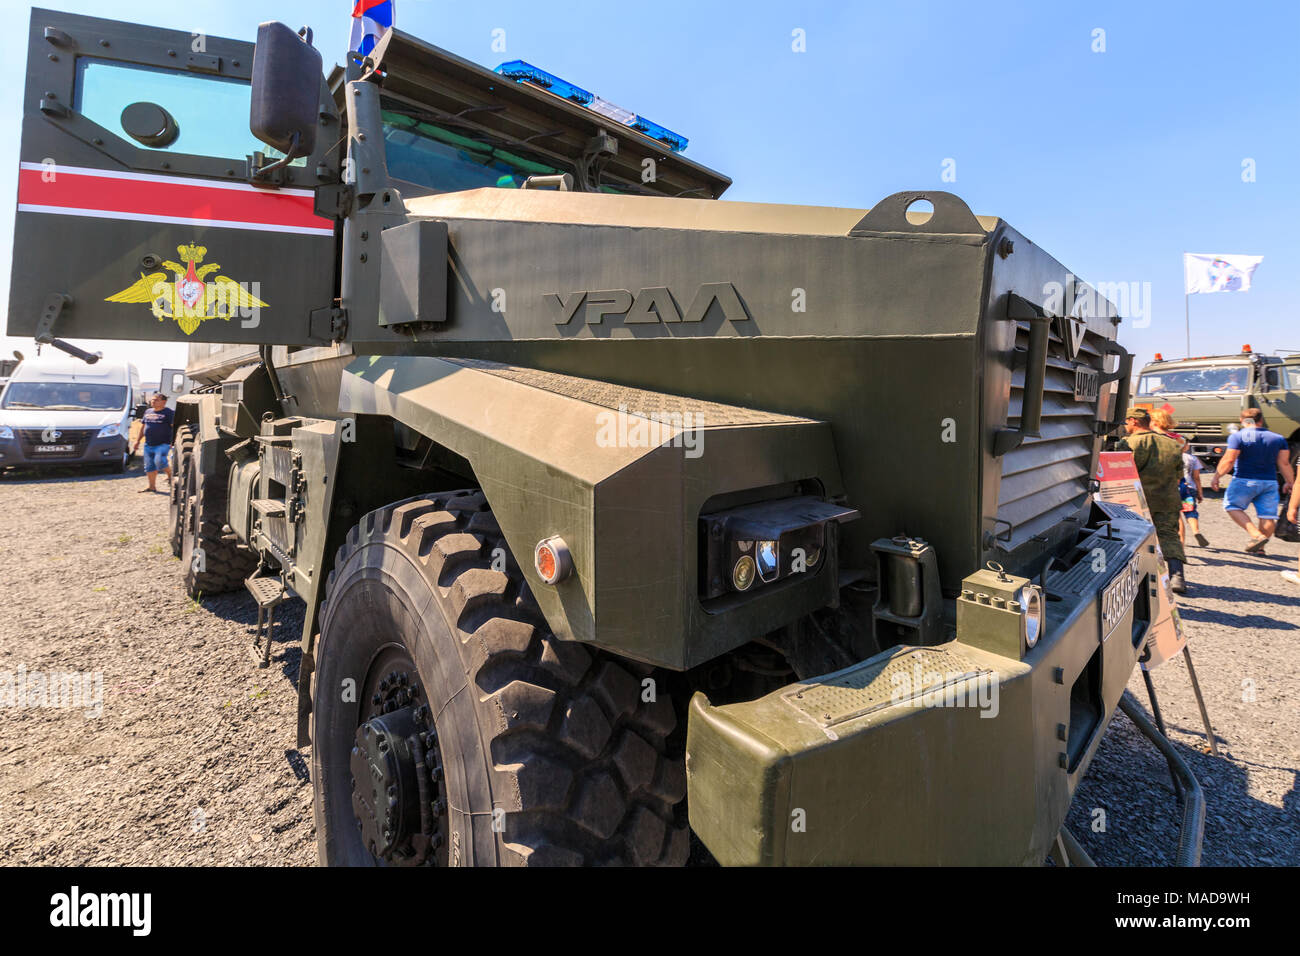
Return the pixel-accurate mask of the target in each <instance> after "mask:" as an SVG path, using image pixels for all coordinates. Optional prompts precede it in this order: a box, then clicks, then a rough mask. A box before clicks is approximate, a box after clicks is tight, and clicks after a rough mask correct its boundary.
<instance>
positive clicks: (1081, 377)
mask: <svg viewBox="0 0 1300 956" xmlns="http://www.w3.org/2000/svg"><path fill="white" fill-rule="evenodd" d="M1100 394H1101V376H1100V375H1099V374H1098V372H1097V370H1096V369H1095V368H1088V367H1087V366H1084V365H1077V366H1075V369H1074V400H1075V401H1076V402H1095V401H1096V400H1097V398H1098V396H1099V395H1100Z"/></svg>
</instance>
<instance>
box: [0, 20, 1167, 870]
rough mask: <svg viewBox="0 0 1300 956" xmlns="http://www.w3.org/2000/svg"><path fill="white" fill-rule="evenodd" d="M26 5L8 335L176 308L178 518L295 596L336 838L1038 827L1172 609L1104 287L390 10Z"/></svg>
mask: <svg viewBox="0 0 1300 956" xmlns="http://www.w3.org/2000/svg"><path fill="white" fill-rule="evenodd" d="M30 37H31V39H30V52H29V61H30V63H31V67H30V77H31V79H30V80H29V86H28V89H27V94H26V95H27V105H26V109H25V114H24V135H23V143H22V146H21V155H22V160H23V163H24V167H23V170H22V173H21V179H20V187H19V195H20V205H19V214H18V219H17V225H16V229H17V230H18V234H19V239H20V240H21V241H19V242H16V243H15V249H16V250H17V251H16V255H15V270H23V271H22V273H21V274H22V275H24V276H25V279H24V281H23V282H22V283H19V282H15V283H14V288H15V292H14V299H13V302H12V303H11V309H10V319H9V322H10V327H9V331H10V333H11V334H16V333H27V334H32V333H35V332H37V331H38V330H43V331H45V332H47V333H48V332H49V330H50V329H51V328H52V329H54V330H55V332H56V333H57V334H61V335H64V336H74V335H77V336H91V335H94V336H95V337H121V338H143V337H150V338H160V339H165V340H171V341H186V342H189V343H191V349H192V351H191V358H192V361H191V363H190V366H189V368H188V374H189V376H190V377H191V378H192V379H193V380H194V381H195V382H196V383H198V385H197V387H196V388H195V390H194V391H193V392H191V393H190V394H188V395H185V396H182V398H181V399H180V400H179V401H178V413H177V421H178V426H179V427H178V430H177V441H176V449H175V454H176V462H177V481H176V482H175V483H174V484H175V487H176V491H175V494H174V496H173V502H172V504H173V507H172V515H171V518H172V543H173V548H174V551H175V553H176V554H177V555H178V556H179V557H181V559H182V568H183V574H184V578H185V583H186V586H187V588H188V589H189V590H190V593H191V594H198V593H204V594H211V593H216V592H219V591H222V590H230V589H233V588H237V587H240V586H246V587H247V588H248V589H249V591H250V592H251V593H252V595H253V597H254V599H255V600H256V602H257V604H258V607H259V625H258V643H257V645H256V650H257V659H258V663H259V664H260V665H261V666H268V665H269V664H270V663H271V661H272V655H273V653H275V652H279V651H280V650H281V648H282V643H283V642H282V640H275V639H274V637H273V635H272V633H270V632H269V628H267V627H264V626H263V624H264V623H265V622H266V621H267V620H271V619H273V618H274V614H275V609H276V607H277V606H278V605H279V603H281V602H282V601H284V600H287V599H294V598H300V599H302V600H303V601H304V603H305V605H306V614H305V622H304V626H303V631H302V634H301V636H300V642H299V647H300V657H299V658H298V660H299V661H300V664H299V668H298V672H297V678H298V682H299V694H300V708H299V724H298V732H299V741H300V743H301V744H302V745H304V746H305V745H307V744H308V743H310V745H311V747H312V761H313V772H312V781H313V787H314V788H315V808H316V814H317V830H318V842H319V850H320V855H321V860H322V861H323V862H326V863H345V864H374V863H385V864H397V865H432V864H438V865H441V864H468V863H474V864H512V865H513V864H558V863H616V862H624V863H648V864H678V863H683V862H685V861H686V860H687V858H688V856H690V854H691V841H690V839H689V834H690V832H691V831H694V832H695V833H696V834H697V835H698V836H699V838H700V841H701V843H702V846H703V847H704V848H705V849H702V850H697V851H696V854H697V856H703V857H705V858H707V857H708V855H710V854H711V855H712V856H713V857H714V858H715V859H717V860H718V861H721V862H724V863H736V864H772V863H812V862H822V863H854V862H857V863H863V862H875V863H900V862H928V863H974V862H986V863H988V862H1010V863H1036V862H1042V860H1043V859H1044V857H1045V856H1046V854H1047V853H1048V851H1049V849H1050V848H1051V847H1052V846H1053V844H1054V842H1055V841H1057V839H1058V834H1059V833H1060V831H1061V828H1062V825H1063V821H1064V818H1065V813H1066V810H1067V808H1068V806H1069V802H1070V799H1071V795H1072V794H1073V792H1074V789H1075V787H1076V786H1077V785H1078V782H1079V780H1080V779H1081V778H1082V775H1083V774H1084V773H1086V771H1087V766H1088V763H1089V761H1090V759H1091V757H1092V755H1093V754H1094V753H1095V752H1096V748H1097V746H1098V744H1099V742H1100V740H1101V737H1102V735H1103V733H1104V732H1105V729H1106V726H1107V723H1108V721H1109V719H1110V715H1111V714H1112V713H1113V710H1114V708H1115V706H1116V702H1117V701H1118V699H1119V697H1120V695H1121V693H1122V692H1123V689H1124V686H1125V683H1126V681H1127V679H1128V677H1129V675H1130V674H1131V673H1132V670H1133V668H1134V666H1135V665H1136V662H1137V661H1138V659H1139V658H1140V657H1141V655H1142V654H1143V653H1144V651H1145V648H1146V644H1147V641H1148V640H1149V639H1150V637H1151V636H1152V634H1153V632H1154V630H1155V629H1156V628H1157V627H1158V626H1161V625H1160V622H1159V621H1158V619H1157V617H1156V614H1155V613H1154V612H1155V610H1156V608H1157V606H1158V602H1156V601H1155V600H1154V599H1153V595H1155V594H1157V593H1158V592H1157V589H1158V588H1159V587H1160V584H1159V582H1160V581H1161V575H1162V562H1161V558H1160V555H1159V552H1158V548H1157V547H1156V545H1155V537H1154V531H1153V529H1152V527H1151V525H1150V524H1149V523H1148V522H1146V521H1144V520H1143V519H1142V518H1140V517H1139V516H1137V515H1136V514H1135V513H1134V512H1132V511H1129V510H1127V509H1124V508H1120V507H1118V506H1116V505H1112V504H1109V503H1107V502H1105V501H1101V500H1099V499H1097V498H1096V497H1095V496H1094V495H1093V493H1092V491H1093V481H1094V478H1095V475H1096V472H1097V463H1098V458H1097V454H1098V451H1099V449H1100V446H1101V442H1102V440H1103V437H1104V436H1105V435H1106V434H1108V433H1110V432H1112V431H1113V430H1114V429H1115V428H1116V427H1117V426H1118V425H1119V423H1120V419H1119V416H1120V415H1121V414H1122V410H1123V409H1124V407H1125V406H1126V402H1127V397H1128V396H1127V383H1128V380H1129V378H1130V377H1131V372H1132V369H1131V356H1130V355H1129V354H1128V353H1127V352H1126V351H1125V350H1124V348H1123V347H1122V346H1120V345H1119V344H1118V343H1117V342H1116V335H1117V330H1118V327H1119V325H1120V322H1121V318H1120V316H1119V315H1118V314H1117V313H1116V312H1115V309H1114V307H1113V306H1112V305H1111V304H1110V303H1109V302H1106V301H1105V300H1104V299H1102V298H1101V297H1099V296H1098V295H1097V294H1096V292H1095V290H1093V289H1091V288H1090V287H1088V286H1087V285H1086V284H1085V283H1082V282H1079V281H1077V280H1076V279H1075V278H1074V277H1073V275H1072V274H1071V273H1070V272H1069V271H1068V270H1066V269H1065V268H1064V266H1062V265H1061V263H1059V262H1057V261H1056V260H1055V259H1053V258H1052V257H1051V256H1050V255H1048V254H1047V253H1046V252H1044V251H1043V250H1042V249H1040V248H1038V247H1037V246H1035V245H1034V244H1033V243H1032V242H1030V241H1029V240H1028V239H1027V238H1025V237H1024V236H1023V235H1021V234H1020V233H1019V232H1017V231H1016V230H1015V229H1014V228H1013V227H1011V226H1010V225H1009V224H1007V223H1005V222H1004V221H1002V220H1001V219H998V218H996V217H988V216H976V215H975V214H973V213H972V212H971V210H970V209H969V208H968V207H967V206H966V205H965V203H963V202H962V201H961V200H960V199H959V198H957V197H956V196H953V195H951V194H948V193H944V192H936V191H930V190H918V191H909V192H903V193H896V194H894V195H892V196H888V197H885V198H884V199H882V200H880V201H879V202H877V203H875V205H873V206H871V207H870V208H863V207H862V204H861V203H859V202H857V201H856V200H857V198H858V197H851V198H850V200H849V201H848V202H847V204H846V205H845V206H843V207H837V208H815V207H806V206H795V205H778V204H765V203H742V202H729V201H726V200H722V199H719V198H718V197H720V196H721V195H722V194H723V193H724V191H725V190H726V188H727V186H728V185H729V183H730V180H729V179H728V178H727V177H726V176H723V175H722V174H720V173H717V172H715V171H713V170H710V169H707V168H706V167H703V166H701V165H699V164H698V163H695V162H693V161H692V160H690V159H689V158H687V157H685V156H684V155H682V149H683V148H684V146H685V140H684V138H683V137H681V136H679V135H677V134H675V133H673V132H672V131H670V130H668V129H667V128H665V127H663V126H660V125H658V124H656V123H652V122H650V121H648V120H646V119H644V118H643V117H641V116H639V115H638V114H635V113H633V112H631V111H629V110H620V109H615V108H611V106H610V104H608V103H605V101H603V100H601V99H600V98H599V97H597V96H595V95H594V94H592V93H590V92H588V90H587V89H586V88H585V87H580V86H577V85H576V84H573V83H569V82H566V81H563V80H561V79H560V78H559V77H555V76H553V75H551V74H549V73H545V72H544V71H541V70H538V69H537V68H536V67H533V66H531V65H530V64H528V63H523V62H521V61H514V62H511V63H507V64H502V65H501V66H499V67H498V68H497V69H496V70H491V69H487V68H485V67H482V66H479V65H477V64H474V63H470V62H469V61H467V60H464V59H462V58H460V57H458V56H455V55H454V54H452V53H449V52H447V51H445V50H440V49H438V48H437V47H434V46H432V45H430V44H428V43H425V42H424V41H421V40H419V39H417V38H415V37H412V36H410V35H408V34H405V33H402V32H401V31H398V30H391V31H389V32H388V33H387V34H386V35H385V36H384V37H383V38H382V39H381V40H380V41H379V43H378V45H377V46H376V47H375V49H374V50H373V51H372V52H371V53H370V54H369V55H368V56H367V57H360V56H357V55H350V56H349V57H348V58H347V62H346V63H345V65H344V66H343V67H340V68H336V69H334V70H333V71H331V72H330V74H329V76H328V78H325V77H324V76H323V75H322V73H323V67H322V61H321V57H320V54H319V53H318V52H317V51H315V50H314V49H313V48H312V46H311V44H310V33H309V31H306V30H304V31H299V32H295V31H293V30H291V29H290V28H289V27H286V26H284V25H283V24H276V23H269V24H263V25H262V27H261V28H260V30H259V37H258V43H257V46H256V48H254V47H253V46H252V45H250V44H247V43H238V42H235V41H227V40H217V39H215V38H209V39H208V47H207V51H206V53H205V54H203V55H201V56H198V55H192V54H189V53H186V52H185V51H186V50H188V49H189V40H190V38H189V36H188V35H185V34H177V33H174V32H170V31H164V30H158V29H154V28H148V27H137V26H131V25H125V24H118V23H112V22H110V21H104V20H97V19H93V18H85V17H75V16H71V15H67V14H59V13H52V12H49V11H40V10H38V11H34V12H33V19H32V28H31V34H30ZM101 41H105V42H101ZM137 74H144V75H147V77H148V80H149V82H148V83H147V84H144V85H141V84H139V83H135V84H134V85H133V84H132V83H131V82H128V81H135V80H138V79H139V77H138V75H137ZM181 89H184V90H191V91H194V95H198V96H201V97H202V96H206V97H207V98H208V102H209V104H210V109H209V110H208V111H207V112H205V113H203V114H202V115H201V116H197V117H196V116H195V115H192V114H190V113H186V112H185V111H184V110H183V109H182V106H181V105H180V100H179V99H178V100H174V99H173V98H172V97H171V96H169V95H168V94H169V92H170V91H173V90H181ZM109 93H113V97H112V98H111V99H110V98H109V97H108V94H109ZM182 99H183V97H182ZM104 104H108V105H104ZM241 109H242V110H244V112H245V116H246V119H245V120H244V128H251V129H253V130H255V131H256V132H257V136H258V138H259V139H260V141H261V143H262V144H263V147H258V146H254V145H250V144H248V143H247V138H246V137H245V136H244V128H240V129H239V131H238V133H239V135H237V136H236V135H233V133H232V134H231V135H230V136H228V137H224V138H220V139H210V138H207V137H205V136H202V135H199V133H202V132H203V128H204V126H203V124H204V122H205V120H204V117H206V122H207V123H208V124H209V125H210V124H211V123H212V122H213V121H214V120H217V119H219V120H220V122H221V123H223V124H225V125H227V126H229V127H230V129H232V130H233V129H234V125H235V122H236V116H237V114H238V112H239V110H241ZM196 129H197V130H198V133H196V134H195V135H194V136H193V137H192V138H190V139H185V137H186V135H187V131H190V130H196ZM190 150H193V152H190ZM47 156H59V157H61V159H60V164H59V165H57V166H55V167H52V168H46V167H43V166H42V157H47ZM63 157H67V158H63ZM65 163H66V164H67V165H64V164H65ZM926 204H929V206H930V209H929V210H928V214H927V213H926V212H923V211H922V208H921V207H923V206H924V205H926ZM69 236H70V237H71V238H69ZM56 239H57V241H56ZM69 244H72V245H74V246H75V247H76V250H77V254H78V256H79V258H80V259H81V260H82V261H84V262H85V263H86V264H87V268H86V269H85V270H82V271H79V272H77V273H76V274H69V273H68V272H67V270H66V269H61V268H60V267H59V263H60V262H61V259H60V258H59V257H60V256H62V255H64V254H65V253H64V251H63V250H66V248H68V246H69ZM173 250H175V251H174V252H173ZM19 274H20V273H19V272H18V271H16V272H15V275H19ZM935 369H943V370H944V374H943V375H941V376H933V375H932V372H933V370H935ZM925 376H930V377H929V378H928V380H927V381H926V387H925V388H924V389H922V390H918V389H917V387H916V385H917V382H918V381H919V380H921V379H922V378H923V377H925ZM882 423H887V424H882ZM882 447H888V448H889V449H890V454H889V456H888V457H886V458H883V459H882V455H881V448H882ZM1098 552H1100V553H1102V554H1104V555H1105V561H1102V562H1098V560H1097V558H1096V555H1097V553H1098ZM283 659H284V660H285V661H286V663H287V661H288V658H287V657H284V658H283ZM958 688H960V689H961V691H962V694H961V699H962V700H963V701H966V702H968V704H969V702H970V701H971V700H972V698H971V697H970V694H969V693H968V692H974V693H975V698H974V703H973V704H971V705H966V704H963V705H961V706H950V704H951V702H952V700H953V698H954V694H953V693H950V691H951V692H955V691H956V690H957V689H958ZM936 695H937V697H936ZM981 701H982V704H981V703H980V702H981ZM994 711H996V713H994ZM991 717H998V718H999V719H996V720H995V719H990V718H991ZM795 810H799V811H800V812H802V813H805V814H806V815H807V818H808V820H810V821H813V820H815V821H817V822H816V823H815V824H811V823H810V825H809V826H808V827H807V829H806V830H798V831H793V830H792V829H791V826H790V821H791V813H792V812H793V811H795Z"/></svg>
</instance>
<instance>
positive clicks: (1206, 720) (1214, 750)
mask: <svg viewBox="0 0 1300 956" xmlns="http://www.w3.org/2000/svg"><path fill="white" fill-rule="evenodd" d="M1183 657H1184V658H1186V660H1187V676H1188V677H1190V678H1191V679H1192V693H1194V694H1195V695H1196V706H1197V707H1199V708H1200V710H1201V723H1203V724H1205V739H1206V740H1208V741H1209V742H1210V753H1211V754H1212V755H1213V756H1215V757H1217V756H1219V745H1218V744H1216V743H1215V742H1214V728H1213V727H1211V726H1210V713H1209V711H1207V710H1206V709H1205V697H1204V696H1202V694H1201V682H1200V681H1198V680H1197V679H1196V668H1195V667H1193V666H1192V648H1191V645H1190V644H1189V645H1187V646H1185V647H1184V648H1183Z"/></svg>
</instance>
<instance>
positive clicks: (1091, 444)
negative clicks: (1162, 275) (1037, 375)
mask: <svg viewBox="0 0 1300 956" xmlns="http://www.w3.org/2000/svg"><path fill="white" fill-rule="evenodd" d="M1099 343H1100V339H1099V337H1098V336H1097V335H1096V334H1095V333H1093V332H1091V331H1089V332H1087V333H1085V335H1084V341H1083V344H1082V346H1081V347H1080V349H1079V354H1078V364H1081V365H1086V366H1089V367H1091V368H1094V369H1098V370H1101V369H1102V367H1103V362H1102V359H1101V350H1100V348H1099ZM1016 347H1017V348H1018V349H1023V350H1025V351H1026V352H1027V351H1028V348H1029V325H1028V323H1026V322H1021V323H1019V324H1018V328H1017V330H1016ZM1075 364H1076V363H1075V362H1073V361H1071V360H1070V358H1069V356H1068V354H1067V353H1066V348H1065V343H1064V342H1062V341H1061V339H1060V337H1059V336H1058V335H1057V334H1056V332H1055V329H1053V331H1052V334H1051V335H1050V336H1049V340H1048V348H1047V367H1046V373H1045V375H1044V386H1043V416H1042V424H1041V427H1040V432H1041V434H1040V436H1039V437H1037V438H1028V439H1026V440H1025V441H1024V442H1023V443H1021V445H1020V446H1019V447H1018V448H1016V449H1014V450H1012V451H1010V452H1008V453H1007V454H1006V455H1004V456H1003V458H1002V484H1001V487H1000V488H999V492H998V514H997V517H998V532H999V537H1000V544H1001V546H1002V547H1003V548H1006V549H1007V550H1012V549H1014V548H1016V547H1018V546H1019V545H1021V544H1023V543H1024V542H1026V541H1028V540H1029V539H1030V538H1032V537H1034V536H1035V535H1037V534H1041V533H1042V532H1044V531H1046V530H1047V529H1049V528H1051V527H1052V526H1053V525H1054V524H1056V523H1057V522H1059V521H1060V520H1062V519H1063V518H1065V517H1066V516H1067V515H1069V514H1071V513H1073V512H1074V511H1075V510H1076V509H1077V508H1078V506H1079V505H1080V504H1081V503H1082V501H1083V499H1084V496H1085V495H1087V493H1088V478H1089V472H1090V469H1091V466H1092V456H1093V450H1094V448H1095V447H1096V441H1097V439H1096V437H1095V435H1094V432H1093V423H1094V422H1095V421H1096V415H1097V409H1096V404H1095V403H1093V402H1080V401H1076V400H1075V397H1074V369H1075ZM1024 386H1025V369H1024V367H1023V366H1022V367H1020V368H1016V369H1015V370H1014V371H1013V372H1012V376H1011V394H1010V396H1009V400H1008V406H1007V426H1008V427H1010V428H1015V427H1018V426H1019V424H1020V413H1021V410H1022V409H1023V407H1024Z"/></svg>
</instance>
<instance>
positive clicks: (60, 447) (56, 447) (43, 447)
mask: <svg viewBox="0 0 1300 956" xmlns="http://www.w3.org/2000/svg"><path fill="white" fill-rule="evenodd" d="M74 447H75V446H73V445H34V446H32V450H33V451H43V452H59V451H72V450H73V448H74Z"/></svg>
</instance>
